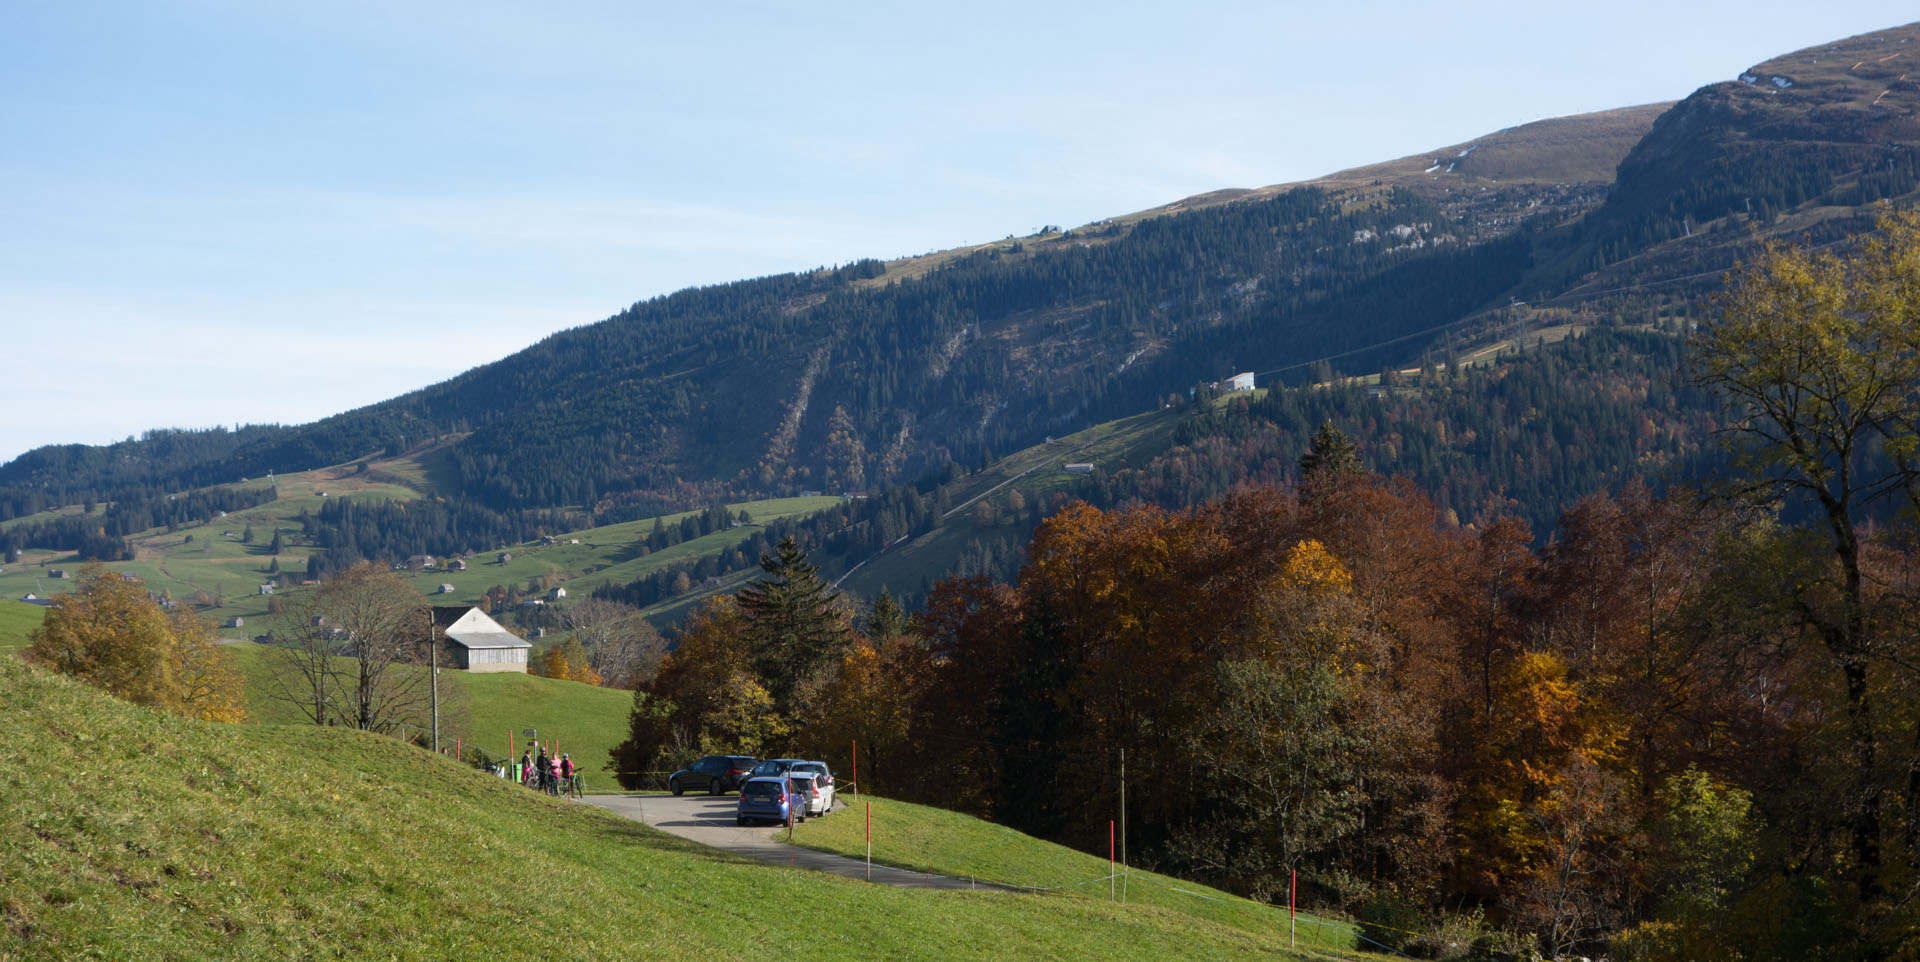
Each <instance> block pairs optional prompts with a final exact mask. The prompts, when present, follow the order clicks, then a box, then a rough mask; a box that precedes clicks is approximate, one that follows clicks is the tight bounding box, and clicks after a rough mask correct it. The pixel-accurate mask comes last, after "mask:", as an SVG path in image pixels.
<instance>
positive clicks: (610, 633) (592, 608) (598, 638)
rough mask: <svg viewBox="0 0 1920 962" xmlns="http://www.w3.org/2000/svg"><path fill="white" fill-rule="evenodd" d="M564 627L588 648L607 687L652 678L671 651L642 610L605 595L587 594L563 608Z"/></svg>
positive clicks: (624, 686)
mask: <svg viewBox="0 0 1920 962" xmlns="http://www.w3.org/2000/svg"><path fill="white" fill-rule="evenodd" d="M560 627H561V628H562V629H563V630H566V631H570V632H572V633H573V637H574V638H575V639H577V640H578V641H579V642H580V644H581V646H582V647H584V648H585V649H586V650H587V663H588V664H589V665H591V666H592V667H593V670H594V671H597V672H599V673H600V684H601V685H602V686H604V687H607V688H632V687H633V686H634V685H635V684H638V683H641V682H645V681H649V680H651V679H652V678H653V675H654V672H655V671H657V670H659V667H660V659H661V658H662V657H664V656H665V655H666V653H667V643H666V640H665V639H663V638H661V637H660V633H659V632H658V631H655V630H654V627H653V625H652V624H651V623H649V622H648V621H647V619H645V618H643V617H641V616H640V610H639V609H637V608H635V607H633V606H632V605H627V604H621V603H620V602H618V601H608V600H606V599H604V598H583V599H581V600H579V601H575V602H571V603H569V604H568V605H567V606H566V608H564V609H562V610H561V611H560Z"/></svg>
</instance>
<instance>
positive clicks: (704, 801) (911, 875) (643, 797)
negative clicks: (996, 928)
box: [584, 793, 987, 889]
mask: <svg viewBox="0 0 1920 962" xmlns="http://www.w3.org/2000/svg"><path fill="white" fill-rule="evenodd" d="M584 804H588V805H598V806H600V807H601V808H604V809H606V810H608V811H610V812H613V813H614V814H616V815H624V816H626V817H627V818H631V819H633V820H634V821H637V822H642V823H645V824H647V825H651V826H653V827H654V828H657V829H660V830H661V831H663V832H668V833H670V834H673V835H678V836H680V837H681V838H684V839H688V840H690V841H694V842H699V843H700V844H702V845H710V846H713V847H714V848H718V849H724V850H726V851H729V852H736V853H738V854H741V855H749V856H752V857H754V858H759V859H765V860H767V861H769V862H779V863H783V864H792V865H794V866H795V867H798V868H809V869H814V870H817V871H821V872H832V873H833V874H835V875H844V876H846V877H848V878H857V879H865V878H867V877H868V874H867V872H868V869H867V863H866V862H865V861H863V860H860V859H851V858H844V857H842V856H839V855H829V854H827V853H825V852H817V851H814V850H813V849H809V848H801V847H800V846H797V845H789V844H787V843H786V842H785V841H783V839H784V838H785V836H786V832H787V830H786V828H785V827H783V826H775V825H767V826H744V827H743V826H740V825H736V824H734V814H735V811H736V808H735V806H736V802H735V796H734V795H733V794H731V793H729V794H725V795H682V796H680V797H677V798H676V797H674V796H673V795H669V794H665V793H661V794H653V793H635V794H630V795H589V796H587V797H586V799H585V800H584ZM826 817H827V818H855V817H857V815H856V813H855V810H854V809H852V808H850V807H848V806H847V805H846V804H845V803H844V802H843V801H840V800H836V801H835V803H834V808H833V813H832V814H830V815H827V816H826ZM872 872H873V874H872V880H873V881H874V882H877V883H880V884H882V885H893V886H898V887H901V888H922V889H973V888H979V889H985V888H987V886H984V885H979V886H976V885H975V884H974V883H972V882H970V881H969V880H967V879H956V878H948V877H947V876H944V875H928V874H926V873H924V872H910V871H907V870H905V869H898V868H890V867H888V866H884V865H875V866H873V869H872Z"/></svg>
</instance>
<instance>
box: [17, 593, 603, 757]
mask: <svg viewBox="0 0 1920 962" xmlns="http://www.w3.org/2000/svg"><path fill="white" fill-rule="evenodd" d="M45 616H46V609H45V608H42V607H40V606H39V605H29V604H23V603H21V602H17V601H0V655H6V654H12V653H16V652H18V651H20V650H22V649H24V648H26V647H27V644H28V640H27V634H28V633H29V632H31V631H33V629H35V628H38V627H39V626H40V621H41V619H42V618H44V617H45ZM227 650H228V651H231V652H232V653H233V655H234V660H235V661H236V662H237V663H238V665H239V667H240V670H241V671H242V672H243V673H245V675H246V677H247V711H248V714H249V715H250V716H251V717H252V720H253V721H254V722H255V723H258V724H265V725H295V724H300V723H301V718H300V715H299V712H298V711H297V710H296V709H295V708H294V707H293V706H291V705H289V704H287V703H285V702H283V701H280V700H278V699H276V698H274V697H273V694H272V692H273V688H272V686H271V685H269V684H268V680H267V678H268V671H269V666H268V664H267V655H268V651H267V649H266V647H265V646H262V645H255V644H251V643H242V644H236V645H230V646H228V649H227ZM440 684H441V686H442V688H441V691H442V693H443V697H444V698H446V699H447V702H446V703H447V704H448V705H449V706H451V705H453V704H455V703H456V701H455V699H456V690H464V692H465V701H466V711H465V718H464V720H462V719H458V718H456V717H455V715H454V714H453V712H452V711H451V710H450V711H449V713H448V716H447V723H446V725H445V727H443V728H442V729H441V732H442V743H443V745H445V747H449V748H451V747H453V746H452V739H454V738H460V739H462V740H464V741H465V742H466V743H467V744H470V745H474V746H477V747H479V748H482V749H484V750H486V751H487V752H488V753H489V754H491V755H493V756H495V757H505V756H506V754H507V732H508V731H509V730H511V731H512V732H513V739H514V747H515V749H516V750H518V749H520V748H524V747H526V746H525V744H524V741H523V739H522V737H521V735H520V732H521V731H522V730H524V729H528V728H532V729H534V730H535V731H537V732H539V736H540V740H541V741H542V742H547V743H557V744H558V746H559V749H560V750H561V751H563V752H566V753H568V754H570V755H572V756H573V757H574V760H575V761H577V762H578V763H579V764H580V767H581V769H582V770H583V774H584V777H585V780H586V785H587V787H588V788H589V789H597V788H612V787H614V780H613V771H612V769H611V767H610V763H609V761H608V756H607V753H608V752H609V751H611V750H612V749H613V746H615V745H617V744H619V743H620V742H621V741H622V740H623V739H625V738H626V737H627V711H628V709H630V708H631V707H632V706H633V694H632V693H631V692H627V691H620V690H616V689H612V688H596V687H594V686H592V685H583V684H580V683H579V682H573V681H562V680H560V679H557V678H542V677H540V676H538V675H522V674H513V673H502V674H487V675H474V674H468V673H467V672H463V671H443V672H441V673H440ZM461 721H464V724H461V723H460V722H461Z"/></svg>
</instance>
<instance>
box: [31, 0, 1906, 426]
mask: <svg viewBox="0 0 1920 962" xmlns="http://www.w3.org/2000/svg"><path fill="white" fill-rule="evenodd" d="M651 6H652V5H644V4H635V3H605V4H593V3H575V4H534V5H528V4H504V3H492V2H486V0H469V2H462V3H457V4H455V3H437V2H409V3H400V4H395V3H391V2H382V3H360V2H356V0H333V2H328V3H324V4H294V3H287V4H281V3H267V4H263V3H258V2H225V0H206V2H191V0H188V2H177V3H168V4H149V3H95V2H88V0H73V2H60V3H29V2H25V0H15V2H12V3H4V4H0V326H3V327H4V329H5V330H6V331H7V332H8V333H9V334H10V335H12V336H11V337H10V342H11V344H12V347H13V350H12V352H11V361H10V362H9V363H8V365H7V376H6V377H5V378H4V379H0V409H4V412H5V413H4V414H3V415H0V461H5V460H8V459H10V458H12V457H13V456H15V455H17V454H19V453H21V452H23V451H25V450H27V449H29V448H31V447H34V446H36V445H40V444H47V443H68V442H86V443H105V442H109V441H113V440H119V439H123V438H126V437H128V436H132V435H136V434H139V433H140V432H142V431H145V430H147V429H149V428H157V427H207V426H211V425H215V424H228V425H232V424H236V423H263V422H282V423H300V422H304V421H310V420H314V419H316V418H320V417H324V416H326V415H328V414H332V413H336V412H338V411H342V410H347V409H349V408H353V407H357V406H359V405H363V404H369V403H372V402H375V401H378V400H381V399H383V398H387V397H391V396H393V395H396V394H400V393H403V392H405V391H408V390H411V389H413V388H417V387H420V386H423V385H426V384H429V383H432V382H435V381H439V380H443V379H445V378H447V377H451V376H452V375H454V374H457V373H459V372H460V371H463V370H465V369H467V368H469V367H472V366H475V365H477V364H482V363H486V362H488V361H491V360H495V359H497V358H500V357H503V356H505V355H507V354H510V353H512V352H514V351H516V350H518V349H520V348H522V347H525V346H527V345H528V344H531V343H533V342H535V341H538V340H539V339H540V338H542V337H544V336H545V335H547V334H549V333H551V332H553V331H556V330H560V329H563V328H567V327H573V326H577V325H580V324H585V323H591V322H593V321H597V320H600V319H602V318H604V317H606V316H608V315H609V314H612V313H614V312H616V311H618V310H620V309H621V308H623V307H625V306H626V305H627V304H629V303H632V302H634V301H636V300H641V299H644V298H647V297H651V296H653V295H656V294H661V293H665V292H668V291H672V290H677V289H679V288H682V287H687V286H690V285H696V284H711V283H719V282H724V281H729V280H735V279H739V278H742V277H750V276H757V275H761V274H767V273H773V272H779V271H788V270H802V269H806V268H810V267H815V266H820V265H825V264H834V263H843V262H846V261H850V260H854V259H857V258H861V257H896V256H901V255H906V254H915V253H921V252H925V251H929V250H936V249H943V248H947V247H953V246H957V245H960V244H964V243H969V242H977V241H981V240H986V239H990V238H996V237H1002V236H1005V235H1007V234H1014V233H1026V232H1030V231H1032V230H1034V229H1035V228H1037V227H1039V226H1041V225H1043V224H1059V225H1063V226H1073V225H1077V224H1083V223H1086V222H1088V221H1092V220H1097V219H1099V218H1102V217H1106V216H1110V215H1114V214H1121V213H1127V212H1131V211H1135V210H1140V209H1143V208H1147V207H1152V206H1155V205H1158V204H1162V203H1165V202H1168V201H1171V200H1175V199H1178V198H1180V197H1183V196H1187V195H1190V194H1195V193H1199V192H1202V191H1207V190H1213V189H1217V188H1220V187H1231V186H1259V185H1263V184H1271V183H1282V182H1286V181H1292V180H1299V179H1304V178H1308V177H1313V176H1316V175H1319V174H1324V173H1329V172H1332V171H1334V170H1338V169H1341V168H1345V167H1351V166H1356V165H1360V164H1365V163H1371V162H1375V161H1380V160H1387V159H1391V158H1394V157H1399V156H1404V155H1407V154H1412V153H1418V152H1420V151H1423V150H1426V149H1429V148H1433V147H1439V146H1443V145H1446V144H1451V143H1456V142H1460V141H1465V140H1468V139H1471V138H1473V137H1475V136H1477V135H1480V134H1484V133H1488V132H1491V131H1493V130H1496V129H1499V128H1502V127H1509V126H1513V125H1515V124H1519V123H1525V122H1527V121H1530V120H1537V119H1540V118H1544V117H1553V116H1561V115H1565V114H1572V113H1581V112H1585V111H1592V110H1603V109H1607V108H1611V107H1620V106H1627V105H1631V104H1639V103H1647V102H1651V101H1657V100H1670V99H1677V98H1679V97H1682V96H1685V95H1686V94H1687V93H1689V92H1691V91H1692V90H1693V89H1695V88H1696V87H1698V86H1700V85H1702V84H1705V83H1711V82H1714V81H1718V80H1724V79H1729V78H1732V77H1733V76H1734V75H1735V74H1737V73H1738V72H1739V71H1740V70H1742V69H1744V68H1746V67H1747V66H1749V65H1751V64H1753V63H1755V62H1758V61H1760V60H1764V59H1767V58H1769V57H1772V56H1776V55H1778V54H1782V53H1786V52H1789V51H1791V50H1793V49H1797V48H1799V47H1805V46H1811V45H1814V44H1818V43H1823V42H1826V41H1829V40H1834V39H1838V38H1840V37H1843V36H1848V35H1851V34H1855V33H1860V32H1863V31H1867V30H1874V29H1880V28H1883V27H1888V26H1894V25H1896V24H1899V23H1903V22H1906V21H1907V20H1909V19H1911V17H1912V16H1913V14H1912V8H1911V5H1910V3H1908V4H1896V3H1891V2H1886V3H1882V2H1866V0H1862V2H1853V3H1826V4H1812V3H1806V2H1804V0H1800V2H1793V3H1785V2H1771V0H1751V2H1738V3H1736V2H1723V0H1697V2H1689V3H1672V2H1663V3H1640V2H1622V3H1613V4H1607V5H1599V4H1550V3H1540V2H1538V0H1530V2H1524V3H1523V2H1514V3H1457V4H1441V3H1432V2H1419V3H1414V2H1406V3H1400V2H1365V0H1360V2H1351V3H1346V4H1338V5H1334V4H1322V3H1314V4H1305V3H1291V2H1289V3H1213V2H1204V0H1201V2H1187V3H1183V4H1170V3H1165V2H1157V3H1142V4H1130V3H1115V2H1104V3H1097V4H1094V3H1087V4H1067V3H1060V4H1049V3H1041V2H1028V3H993V2H987V3H974V4H966V5H939V6H937V7H934V6H927V5H907V4H900V5H890V6H882V5H870V4H853V3H845V4H818V3H812V4H801V3H744V2H743V3H731V4H724V5H710V6H715V7H720V8H722V9H718V10H703V9H696V8H697V7H701V6H709V5H688V4H682V5H675V6H674V7H672V8H666V7H665V5H661V7H660V8H659V9H649V7H651Z"/></svg>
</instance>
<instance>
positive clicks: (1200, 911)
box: [793, 795, 1355, 953]
mask: <svg viewBox="0 0 1920 962" xmlns="http://www.w3.org/2000/svg"><path fill="white" fill-rule="evenodd" d="M842 801H844V802H846V803H847V808H846V810H845V811H835V812H834V813H833V814H832V815H830V816H828V817H826V818H814V819H808V820H807V821H806V822H804V823H802V824H801V825H799V826H796V827H795V829H794V836H793V837H794V841H795V842H796V843H798V844H800V845H804V846H806V847H808V848H815V849H820V850H822V851H828V852H834V853H837V854H840V855H847V856H851V857H854V858H864V857H865V856H866V851H867V849H866V844H867V842H866V839H867V832H866V826H867V806H868V805H871V806H872V813H873V814H872V817H873V860H874V862H875V863H884V864H887V865H894V866H899V867H901V868H908V869H915V870H919V871H924V872H933V873H935V874H939V875H947V876H952V877H955V878H977V879H980V880H982V881H991V882H996V883H999V884H1002V885H1009V886H1015V887H1022V888H1033V889H1040V890H1044V891H1048V892H1054V893H1060V894H1065V895H1070V896H1078V897H1080V898H1085V899H1090V900H1094V901H1097V902H1106V901H1108V899H1109V898H1110V897H1111V898H1116V899H1117V898H1124V899H1125V900H1126V902H1127V904H1128V905H1130V906H1152V907H1154V908H1156V909H1160V910H1163V911H1167V912H1173V913H1177V914H1180V915H1185V916H1189V917H1191V918H1193V919H1195V920H1197V921H1204V922H1206V923H1209V924H1217V925H1222V926H1227V927H1229V928H1232V929H1235V930H1238V931H1242V932H1246V933H1248V934H1250V935H1253V936H1255V937H1256V938H1258V939H1260V940H1261V941H1263V942H1265V943H1266V944H1269V945H1273V944H1278V945H1286V944H1287V937H1288V919H1287V910H1286V908H1285V907H1284V906H1283V907H1279V908H1275V907H1273V906H1270V905H1262V904H1260V903H1258V902H1252V901H1249V900H1247V899H1243V898H1240V897H1238V896H1235V895H1231V894H1229V893H1226V892H1222V891H1220V890H1218V889H1213V888H1208V887H1206V886H1204V885H1196V884H1194V883H1192V882H1185V881H1182V880H1180V879H1176V878H1171V877H1169V876H1165V875H1159V874H1156V873H1153V872H1143V871H1140V870H1138V869H1131V870H1127V871H1125V872H1124V874H1122V875H1121V877H1120V878H1118V879H1114V880H1113V883H1112V885H1111V888H1110V887H1109V880H1108V877H1109V876H1110V875H1112V874H1114V873H1112V872H1110V871H1109V869H1108V863H1107V860H1106V859H1104V858H1100V857H1097V856H1093V855H1088V854H1086V853H1085V852H1080V851H1076V850H1074V849H1071V848H1067V847H1066V846H1064V845H1055V844H1053V843H1052V842H1045V841H1041V840H1040V839H1037V838H1033V837H1032V836H1028V835H1023V834H1021V833H1019V832H1016V831H1014V830H1013V829H1010V828H1007V827H1006V826H1003V825H995V824H993V823H992V822H987V821H983V820H981V819H978V818H974V817H973V816H971V815H963V814H960V813H958V812H951V811H947V810H945V809H940V808H931V807H928V806H925V805H914V804H912V803H909V802H898V801H893V800H892V799H885V798H875V797H873V796H871V795H862V796H860V797H859V799H858V800H857V801H856V800H855V799H854V798H853V796H850V795H849V796H844V797H843V798H842ZM1110 891H1111V892H1112V895H1111V896H1110V895H1109V892H1110ZM1296 937H1297V938H1298V940H1299V943H1298V944H1299V945H1300V946H1302V947H1313V948H1325V949H1338V950H1341V951H1342V952H1343V953H1349V952H1351V950H1352V949H1353V948H1354V943H1355V938H1354V931H1353V928H1352V926H1350V925H1347V924H1346V923H1343V922H1337V921H1333V920H1330V919H1323V918H1320V917H1318V916H1314V915H1310V914H1305V913H1303V914H1302V915H1301V916H1300V917H1299V920H1298V928H1297V932H1296ZM1275 940H1277V942H1276V941H1275Z"/></svg>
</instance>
